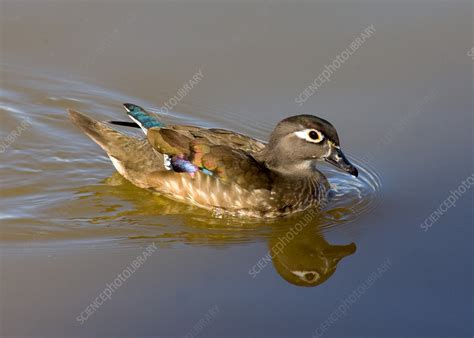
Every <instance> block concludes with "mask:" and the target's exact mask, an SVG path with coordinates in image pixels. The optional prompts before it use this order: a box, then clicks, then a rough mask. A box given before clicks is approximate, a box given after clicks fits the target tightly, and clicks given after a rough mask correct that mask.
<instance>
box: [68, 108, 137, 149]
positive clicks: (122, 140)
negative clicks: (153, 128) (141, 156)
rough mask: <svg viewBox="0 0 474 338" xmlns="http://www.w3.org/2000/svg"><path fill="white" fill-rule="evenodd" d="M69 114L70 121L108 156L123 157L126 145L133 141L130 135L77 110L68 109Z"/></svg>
mask: <svg viewBox="0 0 474 338" xmlns="http://www.w3.org/2000/svg"><path fill="white" fill-rule="evenodd" d="M69 116H70V118H71V120H72V122H74V124H75V125H76V126H78V127H79V128H80V129H81V130H82V131H83V132H84V133H85V134H86V135H87V136H89V137H90V138H91V139H92V140H94V142H95V143H97V144H98V145H99V146H100V147H101V148H102V149H104V150H105V152H106V153H107V155H109V156H113V157H119V158H120V157H123V156H124V155H125V154H126V150H125V148H126V147H127V145H129V144H130V143H133V138H132V137H131V136H128V135H125V134H122V133H121V132H119V131H117V130H115V129H112V128H110V127H109V126H107V125H106V124H105V123H103V122H99V121H96V120H94V119H92V118H90V117H89V116H86V115H84V114H82V113H79V112H78V111H75V110H72V109H69ZM128 147H129V146H128Z"/></svg>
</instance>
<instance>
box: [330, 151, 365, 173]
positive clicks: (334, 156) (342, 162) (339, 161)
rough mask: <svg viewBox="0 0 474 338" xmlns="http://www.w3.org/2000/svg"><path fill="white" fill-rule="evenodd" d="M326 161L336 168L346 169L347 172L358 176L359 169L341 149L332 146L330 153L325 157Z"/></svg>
mask: <svg viewBox="0 0 474 338" xmlns="http://www.w3.org/2000/svg"><path fill="white" fill-rule="evenodd" d="M324 160H325V161H326V162H328V163H330V164H332V165H333V166H335V167H336V168H339V169H341V170H344V171H345V172H347V173H349V174H351V175H352V176H355V177H357V176H358V175H359V171H358V170H357V168H356V167H354V166H353V165H352V164H351V162H349V160H348V159H347V158H346V156H345V155H344V153H343V152H342V151H341V149H339V148H336V147H332V148H331V152H330V153H329V155H328V156H327V157H326V158H325V159H324Z"/></svg>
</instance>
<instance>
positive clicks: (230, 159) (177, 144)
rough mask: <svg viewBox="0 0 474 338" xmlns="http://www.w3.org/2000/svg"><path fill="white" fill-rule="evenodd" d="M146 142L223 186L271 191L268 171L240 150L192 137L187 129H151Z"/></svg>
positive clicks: (270, 175) (248, 154) (270, 178)
mask: <svg viewBox="0 0 474 338" xmlns="http://www.w3.org/2000/svg"><path fill="white" fill-rule="evenodd" d="M147 139H148V141H149V142H150V144H151V145H152V146H153V148H155V149H156V150H157V151H158V152H160V153H163V154H167V155H170V156H172V157H173V156H183V157H184V158H186V159H187V160H188V161H190V162H191V163H192V164H193V165H195V166H197V167H198V168H199V169H201V170H204V171H205V172H209V173H211V174H212V175H214V176H216V177H217V178H218V179H220V180H221V181H222V182H223V183H236V184H238V185H240V186H241V187H242V188H245V189H250V190H252V189H270V188H271V183H272V174H271V172H270V170H268V168H267V167H265V166H264V165H263V164H262V163H261V162H259V161H257V160H256V159H255V158H254V157H253V156H252V155H251V154H250V153H247V152H246V151H244V150H242V149H236V148H233V147H230V146H228V145H220V144H217V145H216V144H213V143H211V142H209V140H208V139H207V138H204V137H203V138H199V137H193V135H192V134H190V132H189V131H188V130H186V131H185V132H183V131H181V132H180V131H177V130H174V129H169V128H151V129H150V130H149V131H148V134H147Z"/></svg>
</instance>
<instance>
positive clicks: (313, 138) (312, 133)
mask: <svg viewBox="0 0 474 338" xmlns="http://www.w3.org/2000/svg"><path fill="white" fill-rule="evenodd" d="M295 135H296V136H298V137H299V138H302V139H303V140H306V141H308V142H311V143H319V142H321V141H322V140H323V139H324V135H323V134H322V133H321V132H320V131H318V130H316V129H305V130H301V131H297V132H295Z"/></svg>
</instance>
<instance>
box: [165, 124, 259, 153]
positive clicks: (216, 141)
mask: <svg viewBox="0 0 474 338" xmlns="http://www.w3.org/2000/svg"><path fill="white" fill-rule="evenodd" d="M168 128H170V129H172V130H175V131H176V132H178V133H182V134H184V135H186V136H188V137H190V138H193V139H199V140H204V141H205V142H207V143H209V144H212V145H221V146H227V147H230V148H233V149H240V150H243V151H245V152H248V153H252V154H254V153H258V152H259V151H261V150H262V149H263V148H265V143H263V142H261V141H259V140H257V139H254V138H252V137H249V136H246V135H243V134H239V133H236V132H233V131H230V130H226V129H219V128H211V129H207V128H200V127H195V126H183V125H170V126H168Z"/></svg>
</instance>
